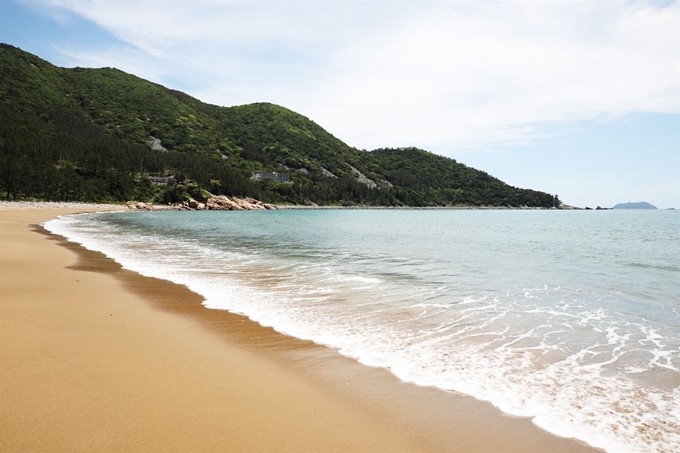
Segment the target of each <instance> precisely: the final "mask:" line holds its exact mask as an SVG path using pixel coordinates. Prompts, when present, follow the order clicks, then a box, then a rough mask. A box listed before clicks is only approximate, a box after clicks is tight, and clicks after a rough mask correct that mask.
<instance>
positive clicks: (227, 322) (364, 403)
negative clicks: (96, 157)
mask: <svg viewBox="0 0 680 453" xmlns="http://www.w3.org/2000/svg"><path fill="white" fill-rule="evenodd" d="M100 209H101V208H97V207H65V208H41V209H30V208H27V209H17V208H12V207H11V206H10V207H7V206H3V207H0V238H1V244H2V252H1V254H0V363H1V364H2V366H1V367H0V432H1V433H2V441H1V442H0V451H7V452H16V451H31V452H43V451H50V452H79V451H83V452H85V451H87V452H91V451H98V452H103V451H125V452H129V451H139V452H142V451H144V452H153V451H164V452H167V451H177V452H184V451H200V452H211V451H220V452H222V451H233V452H270V451H271V452H350V451H351V452H387V451H389V452H435V451H450V452H454V451H457V452H473V451H474V452H482V451H489V452H492V451H507V452H511V451H512V452H514V451H517V452H520V451H521V452H532V451H534V452H542V451H554V452H590V451H594V450H593V449H591V448H589V447H587V446H585V445H583V444H581V443H579V442H576V441H573V440H569V439H562V438H558V437H555V436H552V435H550V434H548V433H546V432H544V431H542V430H540V429H538V428H537V427H535V426H534V425H532V424H531V422H530V421H529V420H526V419H518V418H513V417H507V416H504V415H502V414H500V412H498V411H497V410H496V409H494V408H493V407H492V406H490V405H488V404H486V403H481V402H479V401H476V400H474V399H472V398H467V397H462V396H460V395H455V394H449V393H445V392H441V391H438V390H435V389H427V388H419V387H416V386H413V385H409V384H404V383H401V382H399V381H398V380H397V379H396V378H394V377H393V376H391V375H390V374H389V373H388V372H386V371H384V370H376V369H370V368H367V367H364V366H362V365H359V364H357V363H356V362H354V361H352V360H350V359H347V358H344V357H341V356H339V354H337V353H335V352H334V351H332V350H329V349H327V348H324V347H321V346H317V345H314V344H310V343H307V342H303V341H299V340H296V339H292V338H290V337H286V336H284V335H280V334H277V333H276V332H274V331H272V330H271V329H266V328H263V327H261V326H259V325H257V324H255V323H253V322H250V321H249V320H247V319H245V318H243V317H240V316H237V315H233V314H229V313H226V312H219V311H216V310H208V309H205V308H204V307H202V306H201V305H200V302H201V298H200V297H199V296H198V295H196V294H194V293H192V292H191V291H189V290H188V289H186V288H185V287H181V286H179V285H175V284H172V283H169V282H165V281H160V280H155V279H150V278H146V277H141V276H139V275H137V274H134V273H132V272H129V271H124V270H121V269H120V266H118V265H117V264H116V263H114V262H113V261H112V260H109V259H108V258H106V257H104V256H103V255H101V254H97V253H95V252H88V251H87V250H84V249H82V247H80V246H78V245H76V244H70V243H66V242H65V241H63V240H59V238H56V237H50V236H49V235H48V234H45V232H44V231H42V232H41V228H40V227H37V224H39V223H40V222H43V221H45V220H48V219H50V218H53V217H55V216H58V215H62V214H67V213H75V212H85V211H92V210H100Z"/></svg>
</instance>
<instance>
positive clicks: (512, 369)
mask: <svg viewBox="0 0 680 453" xmlns="http://www.w3.org/2000/svg"><path fill="white" fill-rule="evenodd" d="M46 227H47V228H48V229H49V230H50V231H52V232H55V233H57V234H62V235H64V236H66V237H67V238H69V239H71V240H73V241H76V242H79V243H82V244H83V245H85V246H86V247H88V248H90V249H93V250H98V251H101V252H104V253H105V254H107V255H109V256H111V257H112V258H114V259H116V260H117V261H119V262H120V263H121V264H123V265H124V267H126V268H129V269H132V270H134V271H137V272H140V273H142V274H145V275H150V276H154V277H160V278H166V279H169V280H172V281H176V282H178V283H183V284H186V285H188V286H189V287H190V288H191V289H192V290H194V291H196V292H198V293H200V294H201V295H203V296H204V297H205V298H206V301H205V305H206V307H208V308H213V309H224V310H230V311H233V312H236V313H241V314H244V315H246V316H248V317H250V318H252V319H254V320H256V321H258V322H260V323H261V324H263V325H267V326H272V327H274V328H275V329H277V330H279V331H281V332H283V333H287V334H289V335H292V336H295V337H299V338H303V339H308V340H313V341H315V342H317V343H321V344H325V345H328V346H330V347H333V348H336V349H338V350H339V351H340V352H341V353H342V354H345V355H347V356H350V357H354V358H356V359H357V360H358V361H360V362H361V363H364V364H367V365H371V366H377V367H383V368H387V369H389V370H390V371H391V372H392V373H394V374H395V375H396V376H398V377H399V378H400V379H402V380H404V381H410V382H414V383H417V384H419V385H430V386H436V387H439V388H442V389H447V390H456V391H459V392H462V393H466V394H470V395H473V396H475V397H477V398H479V399H482V400H488V401H491V402H492V403H493V404H494V405H496V406H497V407H499V408H500V409H501V410H503V411H504V412H506V413H509V414H514V415H521V416H529V417H533V420H534V422H535V423H536V424H538V425H539V426H541V427H543V428H544V429H546V430H548V431H551V432H553V433H555V434H558V435H562V436H567V437H576V438H578V439H581V440H583V441H585V442H587V443H589V444H591V445H593V446H597V447H601V448H604V449H606V450H607V451H610V452H618V451H621V452H623V451H625V452H673V451H680V450H679V447H678V445H680V214H678V213H677V212H675V211H598V212H594V211H586V212H583V211H578V212H574V211H466V210H460V211H459V210H319V211H315V210H311V211H310V210H300V211H296V210H288V211H267V212H150V213H101V214H87V215H80V216H72V217H64V218H60V219H57V220H53V221H50V222H48V223H47V224H46Z"/></svg>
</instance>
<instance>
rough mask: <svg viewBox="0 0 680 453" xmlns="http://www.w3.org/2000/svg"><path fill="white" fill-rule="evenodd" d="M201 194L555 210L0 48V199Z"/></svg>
mask: <svg viewBox="0 0 680 453" xmlns="http://www.w3.org/2000/svg"><path fill="white" fill-rule="evenodd" d="M255 172H278V173H286V174H289V175H290V181H289V182H277V181H272V180H267V179H264V180H254V179H253V178H252V175H253V174H254V173H255ZM153 176H173V177H174V179H173V181H174V182H173V183H171V184H170V185H167V186H161V185H154V184H152V181H151V179H150V177H153ZM208 192H209V193H213V194H225V195H235V196H252V197H254V198H258V199H261V200H263V201H266V202H273V203H292V204H313V203H316V204H323V205H357V204H362V205H385V206H456V205H464V206H465V205H467V206H479V205H487V206H524V205H527V206H540V207H552V206H557V205H559V200H558V199H557V197H556V196H552V195H550V194H547V193H543V192H538V191H533V190H528V189H518V188H515V187H511V186H509V185H507V184H505V183H503V182H502V181H500V180H498V179H496V178H493V177H492V176H490V175H488V174H487V173H484V172H482V171H478V170H475V169H473V168H470V167H467V166H465V165H463V164H461V163H458V162H456V161H455V160H453V159H449V158H446V157H441V156H437V155H435V154H432V153H429V152H427V151H424V150H420V149H416V148H408V149H378V150H375V151H371V152H368V151H361V150H358V149H355V148H352V147H350V146H348V145H346V144H345V143H343V142H342V141H341V140H339V139H337V138H336V137H334V136H333V135H331V134H330V133H328V132H327V131H325V130H324V129H323V128H321V127H320V126H319V125H317V124H316V123H315V122H313V121H311V120H310V119H308V118H306V117H304V116H302V115H299V114H297V113H295V112H293V111H291V110H288V109H286V108H284V107H280V106H277V105H273V104H267V103H258V104H250V105H243V106H237V107H218V106H215V105H211V104H206V103H203V102H201V101H199V100H197V99H195V98H192V97H190V96H188V95H186V94H184V93H181V92H179V91H175V90H170V89H168V88H165V87H163V86H161V85H158V84H155V83H152V82H149V81H146V80H143V79H140V78H138V77H135V76H133V75H130V74H127V73H124V72H122V71H119V70H117V69H112V68H102V69H83V68H73V69H67V68H59V67H56V66H54V65H52V64H50V63H49V62H47V61H45V60H42V59H40V58H38V57H36V56H35V55H32V54H29V53H27V52H24V51H22V50H20V49H18V48H16V47H13V46H10V45H6V44H0V198H3V199H30V198H36V199H46V200H81V201H126V200H131V199H135V200H143V201H150V200H153V201H156V202H174V201H180V200H181V199H183V198H185V197H187V196H192V197H194V198H197V199H200V198H204V197H205V196H206V195H207V193H208Z"/></svg>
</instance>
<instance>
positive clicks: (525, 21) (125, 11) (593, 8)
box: [30, 0, 680, 154]
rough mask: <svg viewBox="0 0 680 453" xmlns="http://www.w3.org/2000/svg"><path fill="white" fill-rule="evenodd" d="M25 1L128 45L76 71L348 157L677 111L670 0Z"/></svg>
mask: <svg viewBox="0 0 680 453" xmlns="http://www.w3.org/2000/svg"><path fill="white" fill-rule="evenodd" d="M30 1H31V2H32V3H33V4H40V5H42V6H44V7H48V8H52V9H56V10H57V11H59V10H64V9H65V10H68V11H71V12H73V13H75V14H78V15H80V16H82V17H85V18H87V19H89V20H91V21H93V22H95V23H97V24H98V25H99V26H101V27H102V28H104V29H105V30H107V31H109V32H110V33H111V34H113V35H114V36H116V37H117V38H118V39H120V40H121V41H123V42H125V43H128V44H130V46H132V48H131V49H123V50H122V51H121V49H118V48H116V49H105V50H102V49H79V50H74V49H73V48H70V49H67V52H68V55H69V56H70V58H72V59H73V62H77V63H76V64H79V65H90V66H100V65H107V66H118V67H120V68H121V69H124V70H126V71H129V72H133V73H136V74H138V75H140V76H143V77H148V78H151V79H153V80H154V81H157V82H160V83H167V81H168V80H171V79H169V77H171V76H172V80H182V82H183V85H184V86H186V87H188V88H186V89H187V91H189V92H190V93H191V94H193V95H195V96H197V97H199V98H200V99H202V100H204V101H206V102H211V103H216V104H221V105H234V104H242V103H247V102H255V101H270V102H275V103H279V104H282V105H285V106H286V107H289V108H292V109H293V110H296V111H299V112H300V113H303V114H305V115H307V116H310V117H312V118H314V119H315V121H317V122H318V123H319V124H321V125H322V126H324V127H325V128H327V129H328V130H329V131H331V132H332V133H334V134H335V135H336V136H338V137H341V138H342V139H343V140H345V141H347V142H348V143H350V144H351V145H354V146H358V147H362V148H373V147H376V146H406V145H418V146H422V147H426V148H428V149H433V150H436V151H438V152H440V153H446V154H450V153H451V152H454V151H456V150H461V149H470V148H480V149H483V148H492V149H498V148H502V147H503V146H507V145H508V144H512V143H522V142H527V141H531V140H535V139H538V138H540V137H542V136H543V135H544V134H545V133H546V132H545V130H544V128H543V126H544V125H550V124H555V123H560V122H565V121H574V120H583V119H589V118H602V117H616V116H618V115H623V114H625V113H627V112H671V113H680V39H679V28H680V25H679V23H680V7H679V5H678V4H677V3H676V2H673V3H671V4H669V5H667V6H658V5H656V4H655V3H651V2H637V1H626V0H607V1H601V2H590V1H589V2H587V1H578V0H576V1H570V0H569V1H568V0H564V1H559V0H556V1H545V2H538V1H536V2H532V1H517V2H511V1H503V2H455V1H438V2H428V1H423V2H389V1H382V2H358V1H319V0H317V1H303V2H288V1H282V0H281V1H269V2H258V1H248V2H246V1H218V0H200V1H191V2H190V1H180V0H30ZM173 87H176V85H174V86H173ZM182 88H184V87H182Z"/></svg>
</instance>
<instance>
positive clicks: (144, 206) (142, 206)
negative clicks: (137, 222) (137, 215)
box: [125, 201, 154, 211]
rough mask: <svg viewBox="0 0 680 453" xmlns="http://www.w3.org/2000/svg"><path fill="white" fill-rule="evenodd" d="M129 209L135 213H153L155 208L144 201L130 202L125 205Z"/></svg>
mask: <svg viewBox="0 0 680 453" xmlns="http://www.w3.org/2000/svg"><path fill="white" fill-rule="evenodd" d="M125 205H126V206H127V207H128V209H132V210H134V211H153V210H154V206H153V205H152V204H151V203H144V202H143V201H128V202H127V203H126V204H125Z"/></svg>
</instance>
